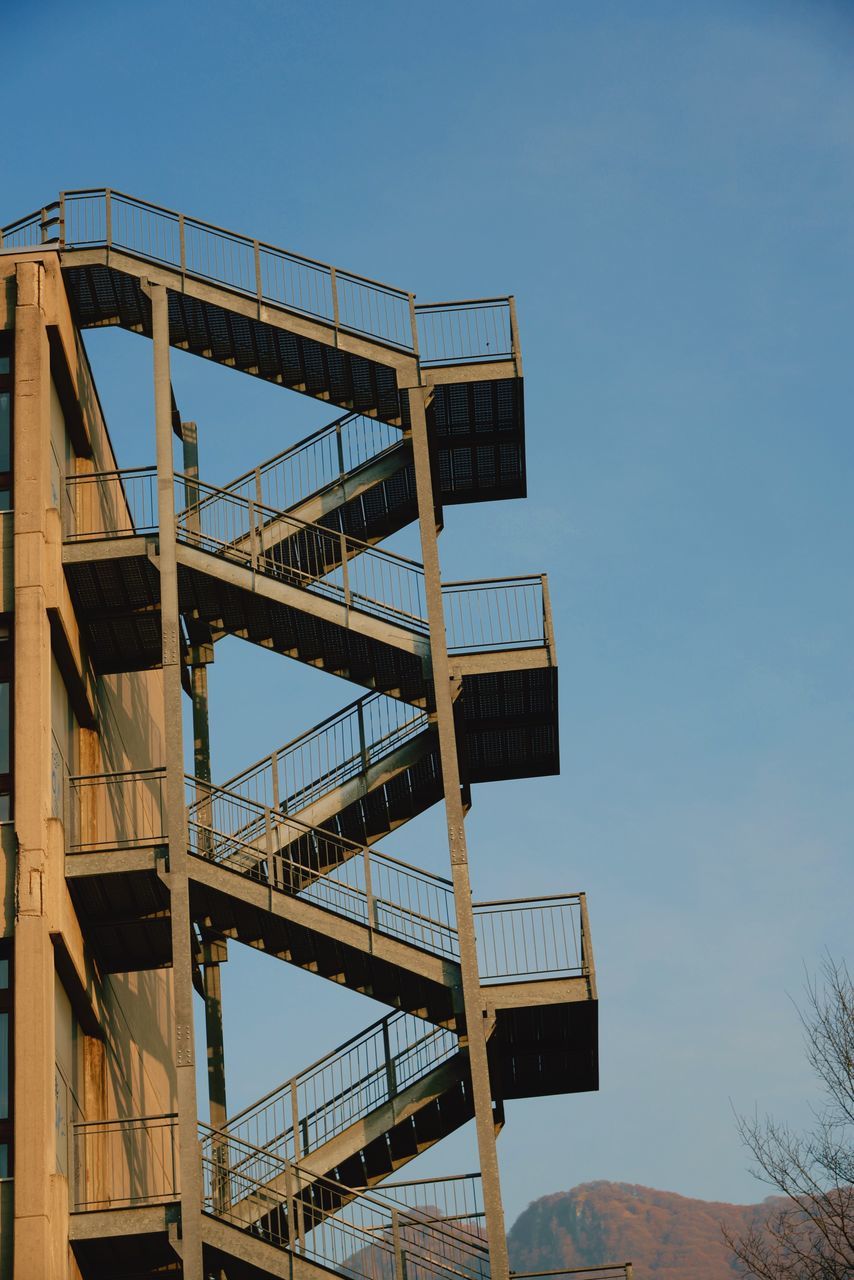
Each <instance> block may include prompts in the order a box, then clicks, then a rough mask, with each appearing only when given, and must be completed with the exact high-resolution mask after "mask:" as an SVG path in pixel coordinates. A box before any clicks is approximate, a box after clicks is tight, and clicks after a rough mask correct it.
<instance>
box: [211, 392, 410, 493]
mask: <svg viewBox="0 0 854 1280" xmlns="http://www.w3.org/2000/svg"><path fill="white" fill-rule="evenodd" d="M402 440H403V436H402V435H401V433H400V431H398V430H397V429H396V428H395V427H390V426H388V425H387V424H386V423H384V422H380V421H378V420H377V419H376V418H366V417H365V416H364V415H363V414H361V413H348V414H345V416H344V417H341V418H337V419H336V420H335V422H331V423H330V424H329V426H327V427H323V428H321V430H320V431H316V432H314V434H313V435H310V436H307V437H306V439H305V440H300V441H299V442H298V443H297V444H295V445H292V446H291V448H289V449H285V450H283V451H282V452H281V453H277V454H276V455H275V456H274V457H272V458H269V459H268V460H267V461H266V462H262V463H261V465H260V466H258V467H255V468H253V470H252V471H247V472H246V473H245V475H242V476H238V478H237V479H236V480H232V481H231V483H230V484H227V485H224V486H223V488H224V489H225V490H226V491H227V492H228V493H234V494H236V495H238V496H240V497H242V498H244V499H246V500H249V499H250V498H251V499H252V500H253V501H254V502H257V503H259V504H260V505H262V506H267V507H272V508H273V509H274V510H276V511H288V510H290V509H291V508H292V507H295V506H297V505H298V504H300V503H302V502H304V501H305V500H306V499H307V498H311V497H313V496H314V495H315V494H318V493H320V492H322V491H323V490H324V489H326V488H328V487H329V486H330V485H332V484H335V483H336V482H337V481H339V480H342V479H344V477H345V476H349V475H351V474H352V472H354V471H356V470H357V469H358V468H359V467H362V466H364V464H365V463H366V462H373V461H374V460H375V459H376V458H378V457H380V456H381V455H382V454H384V453H386V452H387V451H389V450H391V449H395V448H397V449H399V448H400V446H401V442H402Z"/></svg>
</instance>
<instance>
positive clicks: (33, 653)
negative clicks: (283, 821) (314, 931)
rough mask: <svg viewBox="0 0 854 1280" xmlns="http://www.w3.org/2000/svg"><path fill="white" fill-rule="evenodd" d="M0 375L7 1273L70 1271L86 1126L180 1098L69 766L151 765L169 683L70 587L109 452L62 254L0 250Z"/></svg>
mask: <svg viewBox="0 0 854 1280" xmlns="http://www.w3.org/2000/svg"><path fill="white" fill-rule="evenodd" d="M4 375H5V377H6V378H7V380H8V381H7V383H6V387H7V390H6V392H5V395H4V393H3V392H2V391H0V395H4V399H3V401H2V403H0V413H2V419H0V428H2V431H3V432H4V433H6V439H7V440H8V442H9V444H8V448H9V453H10V457H9V462H10V465H9V467H8V472H9V473H10V475H9V480H10V486H9V495H10V496H9V499H8V500H7V501H5V502H4V503H3V505H4V507H6V509H5V510H3V511H2V514H0V522H2V586H0V596H1V597H2V624H0V625H2V631H0V644H3V645H7V646H8V648H9V650H10V653H9V658H8V662H7V664H6V668H5V671H6V680H7V681H8V689H9V692H10V694H11V696H10V697H9V698H8V699H7V698H5V697H4V700H3V703H2V711H3V715H4V717H5V723H4V724H3V726H2V732H3V734H4V735H5V736H4V740H3V742H2V747H0V750H2V753H3V755H4V760H3V761H0V773H2V774H8V779H9V786H8V790H7V791H6V792H5V794H4V796H3V797H2V798H0V804H2V805H4V806H5V809H4V811H3V817H4V821H3V825H2V829H1V830H2V873H3V895H2V913H3V914H2V938H3V943H2V946H3V952H2V959H3V964H2V965H0V976H2V980H3V982H4V984H5V987H6V992H5V993H4V994H6V995H7V1000H6V1002H5V1003H4V1002H3V999H2V997H0V1010H2V1011H3V1013H4V1019H3V1036H4V1040H3V1043H2V1045H0V1055H2V1056H1V1057H0V1061H2V1066H3V1078H2V1089H3V1096H2V1104H3V1114H2V1128H0V1137H2V1139H3V1141H2V1146H0V1168H2V1173H3V1182H2V1184H0V1186H2V1191H1V1192H0V1194H2V1221H0V1259H2V1270H0V1274H2V1276H3V1277H4V1280H5V1277H12V1276H14V1277H15V1278H16V1280H36V1278H37V1277H46V1278H47V1277H63V1278H64V1277H66V1276H73V1275H75V1274H76V1266H75V1264H74V1259H73V1255H72V1254H71V1252H70V1250H69V1244H68V1236H69V1231H68V1222H69V1209H70V1207H71V1196H72V1194H73V1188H74V1178H75V1166H77V1168H78V1171H79V1161H80V1151H79V1150H78V1149H77V1146H78V1145H79V1143H80V1141H81V1135H82V1132H83V1130H82V1128H81V1122H85V1121H87V1120H92V1119H95V1120H97V1119H101V1118H103V1117H106V1116H135V1115H141V1114H155V1113H164V1114H166V1113H170V1112H172V1111H174V1109H175V1097H174V1065H173V1063H174V1046H173V1044H172V1042H171V1028H172V1025H173V1020H172V1017H171V1003H172V995H171V991H172V979H171V972H170V970H168V969H161V970H152V971H149V972H136V973H127V974H114V975H105V976H101V975H99V972H98V969H97V966H96V965H95V964H94V962H93V958H92V954H91V951H90V948H89V946H88V945H87V939H86V937H85V936H84V934H83V932H82V931H81V928H80V924H79V922H78V919H77V916H76V913H75V910H74V906H73V904H72V901H71V897H70V894H69V891H68V887H67V884H66V878H65V867H64V861H65V844H66V839H67V838H68V832H67V831H66V821H65V818H66V798H67V794H68V784H69V778H70V777H72V776H75V775H79V774H88V773H96V774H97V773H100V772H102V771H104V769H106V768H109V769H114V770H122V769H141V768H147V767H149V766H150V765H151V764H153V763H155V762H159V761H160V759H161V758H162V749H163V748H162V738H163V733H162V725H163V694H162V676H161V673H160V672H159V671H146V672H129V673H126V674H119V675H106V676H100V677H96V676H95V675H94V673H93V671H92V669H91V664H90V662H89V659H88V656H87V652H86V646H85V642H84V641H83V640H82V639H81V635H80V631H79V628H78V624H77V619H76V617H75V612H74V608H73V607H72V604H71V600H70V597H69V594H68V589H67V586H66V583H65V576H64V574H63V569H62V536H61V516H60V509H61V505H62V494H63V492H64V484H65V478H66V476H67V475H68V474H73V473H75V472H76V471H77V470H78V469H79V470H80V471H85V470H86V469H94V470H98V469H101V470H110V469H112V468H114V467H115V459H114V457H113V453H112V446H111V444H110V440H109V436H108V434H107V430H106V427H105V424H104V420H103V416H102V414H101V410H100V406H99V403H98V397H97V393H96V391H95V388H94V384H93V381H92V378H91V374H90V370H89V367H88V363H87V360H86V356H85V353H84V351H83V347H82V343H81V341H80V337H79V334H78V332H77V330H76V328H75V326H74V325H73V323H72V321H71V317H70V313H69V308H68V302H67V298H66V293H65V289H64V287H63V283H62V277H61V273H60V270H59V262H58V255H57V254H56V253H45V254H42V255H32V254H30V255H26V256H24V257H23V258H16V257H15V256H14V255H8V254H7V255H4V256H3V257H0V377H3V376H4ZM3 385H4V384H3V382H2V381H0V387H2V386H3ZM6 439H4V441H3V443H2V445H0V450H2V449H3V448H5V447H6ZM7 637H8V639H7ZM116 927H117V928H121V922H119V921H117V922H116ZM13 1175H14V1176H13ZM128 1176H129V1177H130V1176H133V1175H131V1174H130V1172H128Z"/></svg>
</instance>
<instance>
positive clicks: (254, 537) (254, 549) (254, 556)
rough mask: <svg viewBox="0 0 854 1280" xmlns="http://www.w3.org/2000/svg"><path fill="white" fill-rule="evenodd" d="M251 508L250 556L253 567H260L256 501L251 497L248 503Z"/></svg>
mask: <svg viewBox="0 0 854 1280" xmlns="http://www.w3.org/2000/svg"><path fill="white" fill-rule="evenodd" d="M246 505H247V507H248V509H249V558H250V560H251V562H252V568H253V569H257V568H258V530H257V529H256V528H255V503H254V502H253V501H252V499H251V498H249V499H247V503H246Z"/></svg>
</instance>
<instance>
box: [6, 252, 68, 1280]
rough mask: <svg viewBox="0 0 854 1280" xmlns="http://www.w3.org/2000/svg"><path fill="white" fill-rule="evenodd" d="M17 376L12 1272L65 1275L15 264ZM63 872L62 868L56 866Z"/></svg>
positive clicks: (35, 282)
mask: <svg viewBox="0 0 854 1280" xmlns="http://www.w3.org/2000/svg"><path fill="white" fill-rule="evenodd" d="M16 289H17V302H16V307H15V348H14V350H15V357H14V359H15V382H14V474H15V494H14V499H15V502H14V505H15V512H14V517H13V519H14V578H15V636H14V643H15V655H14V656H15V662H14V706H15V717H14V734H15V740H14V759H15V834H16V837H17V845H18V851H17V865H16V912H15V994H14V1044H15V1049H14V1069H15V1070H14V1098H13V1105H14V1112H13V1116H14V1126H15V1130H14V1143H15V1157H14V1158H15V1169H14V1173H15V1182H14V1197H15V1236H14V1270H13V1275H14V1277H15V1280H32V1277H34V1276H40V1277H46V1280H50V1278H51V1277H54V1276H56V1275H57V1269H56V1248H55V1243H54V1242H53V1241H52V1238H51V1237H52V1232H51V1217H52V1214H51V1191H52V1186H51V1184H52V1182H53V1181H54V1176H55V1169H56V1137H55V1119H54V1060H55V1056H56V1054H55V1045H54V1037H55V1028H54V990H53V986H54V960H53V947H52V945H51V941H50V921H49V919H48V903H49V902H50V901H51V895H50V893H49V888H48V878H49V876H50V875H51V873H53V874H54V875H56V874H57V868H55V867H54V868H51V867H49V865H48V857H47V850H48V837H47V821H48V815H49V804H50V801H49V797H50V795H51V786H50V761H51V751H50V629H49V626H48V616H47V612H46V603H45V588H44V570H45V544H46V532H45V531H46V510H47V505H48V490H49V483H50V465H49V449H50V425H49V424H50V355H49V350H48V342H47V331H46V329H45V317H44V314H43V311H42V297H43V289H44V269H43V267H42V266H41V264H40V263H38V262H21V263H19V264H18V266H17V271H16ZM59 874H61V868H60V869H59Z"/></svg>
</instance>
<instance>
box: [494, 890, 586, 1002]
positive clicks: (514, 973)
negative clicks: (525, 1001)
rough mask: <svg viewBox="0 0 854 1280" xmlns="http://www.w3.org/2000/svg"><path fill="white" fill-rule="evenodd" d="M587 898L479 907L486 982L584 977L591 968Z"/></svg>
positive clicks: (568, 896) (528, 900)
mask: <svg viewBox="0 0 854 1280" xmlns="http://www.w3.org/2000/svg"><path fill="white" fill-rule="evenodd" d="M585 914H586V906H585V895H584V894H583V893H573V894H561V895H560V896H557V897H551V898H520V899H517V900H515V901H505V902H480V903H476V904H474V919H475V933H476V936H477V953H478V968H479V970H480V977H481V981H483V982H511V981H519V980H524V979H543V978H557V977H570V976H574V975H581V974H584V973H586V972H587V971H588V969H589V967H590V941H589V938H588V937H587V934H586V928H585Z"/></svg>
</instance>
